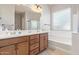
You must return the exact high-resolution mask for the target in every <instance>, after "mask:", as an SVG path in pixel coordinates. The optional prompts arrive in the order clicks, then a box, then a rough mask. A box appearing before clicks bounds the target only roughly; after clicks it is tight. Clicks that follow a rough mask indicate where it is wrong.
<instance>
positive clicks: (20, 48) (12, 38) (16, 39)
mask: <svg viewBox="0 0 79 59" xmlns="http://www.w3.org/2000/svg"><path fill="white" fill-rule="evenodd" d="M47 47H48V33H47V32H36V33H26V34H17V35H3V37H2V36H0V55H36V54H38V53H40V52H42V51H43V50H45V49H46V48H47Z"/></svg>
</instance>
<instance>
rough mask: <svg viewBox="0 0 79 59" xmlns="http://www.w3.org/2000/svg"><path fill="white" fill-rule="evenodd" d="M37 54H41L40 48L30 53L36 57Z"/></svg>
mask: <svg viewBox="0 0 79 59" xmlns="http://www.w3.org/2000/svg"><path fill="white" fill-rule="evenodd" d="M37 53H39V48H37V49H35V50H33V51H31V52H30V54H31V55H35V54H37Z"/></svg>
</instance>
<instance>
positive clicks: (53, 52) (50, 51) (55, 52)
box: [38, 48, 67, 55]
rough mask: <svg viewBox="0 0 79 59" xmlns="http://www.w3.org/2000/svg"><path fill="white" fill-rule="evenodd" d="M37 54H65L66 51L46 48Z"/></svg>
mask: <svg viewBox="0 0 79 59" xmlns="http://www.w3.org/2000/svg"><path fill="white" fill-rule="evenodd" d="M38 55H67V53H65V52H63V51H61V50H58V49H50V48H48V49H46V50H45V51H43V52H41V53H40V54H38Z"/></svg>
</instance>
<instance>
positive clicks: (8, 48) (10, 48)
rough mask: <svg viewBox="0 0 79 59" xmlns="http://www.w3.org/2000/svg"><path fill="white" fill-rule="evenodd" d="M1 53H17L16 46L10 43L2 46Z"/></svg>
mask: <svg viewBox="0 0 79 59" xmlns="http://www.w3.org/2000/svg"><path fill="white" fill-rule="evenodd" d="M0 55H16V51H15V46H14V45H10V46H6V47H2V48H0Z"/></svg>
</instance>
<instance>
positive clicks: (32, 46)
mask: <svg viewBox="0 0 79 59" xmlns="http://www.w3.org/2000/svg"><path fill="white" fill-rule="evenodd" d="M35 48H39V43H35V44H33V45H31V46H30V51H32V50H33V49H35Z"/></svg>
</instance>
